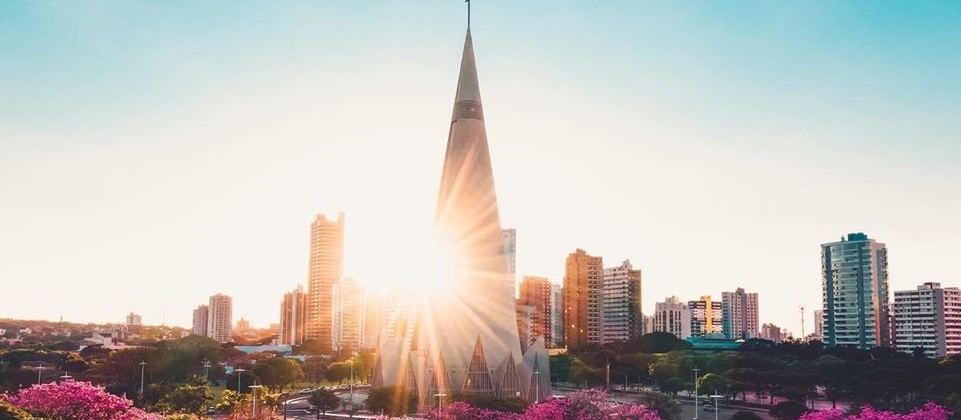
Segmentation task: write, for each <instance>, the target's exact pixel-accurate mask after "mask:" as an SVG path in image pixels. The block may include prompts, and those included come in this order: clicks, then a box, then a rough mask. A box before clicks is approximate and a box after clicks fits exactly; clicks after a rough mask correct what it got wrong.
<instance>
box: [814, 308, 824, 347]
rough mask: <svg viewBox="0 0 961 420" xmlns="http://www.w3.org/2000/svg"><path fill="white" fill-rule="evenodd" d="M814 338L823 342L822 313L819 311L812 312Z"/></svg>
mask: <svg viewBox="0 0 961 420" xmlns="http://www.w3.org/2000/svg"><path fill="white" fill-rule="evenodd" d="M814 336H815V337H816V338H817V339H818V340H822V341H823V340H824V311H823V310H821V309H816V310H815V311H814Z"/></svg>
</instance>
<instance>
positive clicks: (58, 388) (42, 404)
mask: <svg viewBox="0 0 961 420" xmlns="http://www.w3.org/2000/svg"><path fill="white" fill-rule="evenodd" d="M9 400H10V403H11V404H13V405H14V406H16V407H18V408H21V409H23V410H26V411H29V412H32V413H35V414H38V415H40V416H42V417H46V418H54V419H58V420H160V419H162V417H160V416H157V415H154V414H148V413H146V412H144V411H143V410H141V409H139V408H135V407H134V406H133V401H130V400H128V399H126V398H123V397H118V396H116V395H111V394H108V393H107V392H106V391H105V390H104V389H103V388H101V387H98V386H93V385H91V384H90V383H89V382H75V381H65V382H60V383H48V384H42V385H34V386H32V387H30V388H27V389H24V390H21V391H20V392H19V393H18V394H17V395H15V396H13V397H10V398H9Z"/></svg>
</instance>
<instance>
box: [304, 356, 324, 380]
mask: <svg viewBox="0 0 961 420" xmlns="http://www.w3.org/2000/svg"><path fill="white" fill-rule="evenodd" d="M328 364H330V362H328V361H327V360H326V359H324V358H322V357H311V358H308V359H307V361H306V362H304V366H303V368H302V370H303V372H304V375H305V376H306V377H307V381H308V382H312V381H319V380H320V379H321V378H323V377H324V373H325V372H327V365H328Z"/></svg>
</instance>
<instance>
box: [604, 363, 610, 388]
mask: <svg viewBox="0 0 961 420" xmlns="http://www.w3.org/2000/svg"><path fill="white" fill-rule="evenodd" d="M604 389H606V390H609V389H611V362H607V373H606V374H605V376H604Z"/></svg>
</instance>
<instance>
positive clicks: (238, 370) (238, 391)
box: [234, 368, 247, 394]
mask: <svg viewBox="0 0 961 420" xmlns="http://www.w3.org/2000/svg"><path fill="white" fill-rule="evenodd" d="M246 371H247V369H243V368H237V369H234V372H237V394H240V377H241V376H242V375H241V374H242V373H244V372H246Z"/></svg>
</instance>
